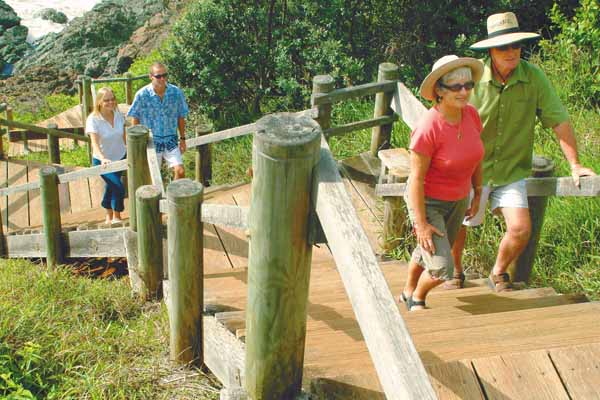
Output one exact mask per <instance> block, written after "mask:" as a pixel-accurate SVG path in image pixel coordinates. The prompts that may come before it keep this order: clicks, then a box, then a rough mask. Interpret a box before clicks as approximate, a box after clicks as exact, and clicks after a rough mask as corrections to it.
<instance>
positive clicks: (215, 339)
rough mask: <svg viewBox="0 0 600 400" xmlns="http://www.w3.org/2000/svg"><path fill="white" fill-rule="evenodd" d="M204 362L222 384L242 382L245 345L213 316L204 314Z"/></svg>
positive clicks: (238, 384)
mask: <svg viewBox="0 0 600 400" xmlns="http://www.w3.org/2000/svg"><path fill="white" fill-rule="evenodd" d="M203 323H204V363H205V364H206V366H207V367H208V368H209V369H210V371H211V372H212V373H213V374H215V376H216V377H217V378H218V379H219V381H221V383H222V384H223V385H224V386H228V387H231V386H242V385H243V384H244V379H245V377H244V363H245V359H246V349H245V345H244V344H243V343H242V342H241V341H239V340H238V339H237V338H236V337H235V335H234V334H233V333H231V332H229V331H228V330H227V328H225V327H224V326H223V325H222V324H220V323H219V321H217V319H216V318H215V317H212V316H207V315H205V316H204V317H203Z"/></svg>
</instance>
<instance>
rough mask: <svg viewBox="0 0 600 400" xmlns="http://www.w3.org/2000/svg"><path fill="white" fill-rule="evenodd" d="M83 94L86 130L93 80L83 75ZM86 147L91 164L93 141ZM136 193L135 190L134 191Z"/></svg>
mask: <svg viewBox="0 0 600 400" xmlns="http://www.w3.org/2000/svg"><path fill="white" fill-rule="evenodd" d="M81 92H82V93H81V94H82V103H81V111H82V118H83V129H84V131H85V123H86V121H87V117H88V115H90V113H91V112H92V111H93V110H94V101H93V97H92V80H91V78H90V77H89V76H85V75H84V76H82V77H81ZM86 148H87V152H88V158H89V161H90V165H91V164H92V143H91V142H86ZM134 193H135V192H134Z"/></svg>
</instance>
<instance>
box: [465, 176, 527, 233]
mask: <svg viewBox="0 0 600 400" xmlns="http://www.w3.org/2000/svg"><path fill="white" fill-rule="evenodd" d="M472 198H473V190H471V194H470V195H469V204H471V203H470V202H471V199H472ZM488 199H490V200H491V204H490V209H491V210H492V212H493V211H494V210H496V209H497V208H529V203H528V202H527V185H526V183H525V179H521V180H520V181H517V182H513V183H510V184H508V185H504V186H487V185H486V186H484V187H483V189H482V190H481V199H480V201H479V211H478V212H477V214H476V215H475V216H474V217H473V218H471V219H470V220H468V221H467V220H466V219H465V220H464V221H463V225H465V226H477V225H481V224H482V223H483V218H484V216H485V206H486V205H487V202H488Z"/></svg>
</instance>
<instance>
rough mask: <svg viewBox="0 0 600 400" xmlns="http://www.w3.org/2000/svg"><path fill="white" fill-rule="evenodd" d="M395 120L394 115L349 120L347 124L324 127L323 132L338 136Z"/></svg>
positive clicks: (329, 135)
mask: <svg viewBox="0 0 600 400" xmlns="http://www.w3.org/2000/svg"><path fill="white" fill-rule="evenodd" d="M397 120H398V117H396V116H394V115H391V116H383V117H377V118H372V119H368V120H366V121H358V122H351V123H349V124H345V125H340V126H336V127H334V128H329V129H326V130H325V131H324V132H323V133H324V134H325V136H327V137H331V136H340V135H344V134H346V133H350V132H354V131H360V130H361V129H368V128H373V127H375V126H381V125H389V124H392V123H394V121H397Z"/></svg>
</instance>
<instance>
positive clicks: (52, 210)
mask: <svg viewBox="0 0 600 400" xmlns="http://www.w3.org/2000/svg"><path fill="white" fill-rule="evenodd" d="M39 181H40V196H41V204H42V215H43V225H44V232H43V233H44V240H45V241H46V264H47V265H48V267H50V268H54V267H57V266H58V265H59V264H62V263H63V261H64V259H65V247H66V246H65V243H64V240H63V235H62V232H61V220H60V203H59V196H58V171H57V170H56V168H55V167H53V166H46V167H42V168H40V174H39ZM86 183H87V182H86Z"/></svg>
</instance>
